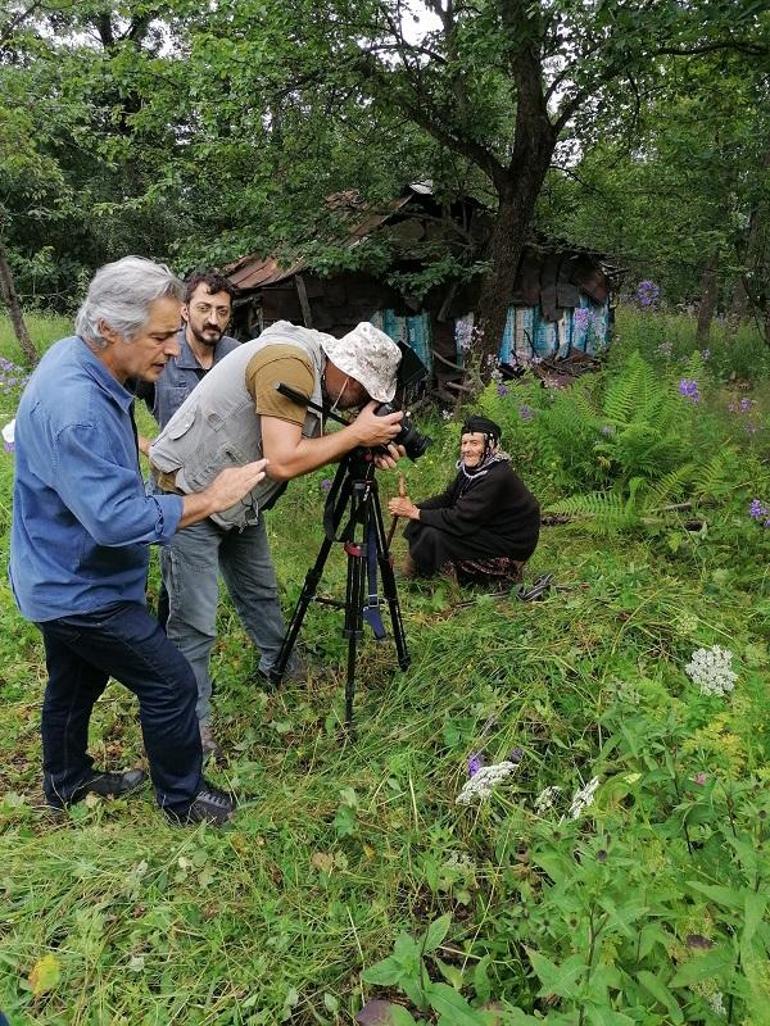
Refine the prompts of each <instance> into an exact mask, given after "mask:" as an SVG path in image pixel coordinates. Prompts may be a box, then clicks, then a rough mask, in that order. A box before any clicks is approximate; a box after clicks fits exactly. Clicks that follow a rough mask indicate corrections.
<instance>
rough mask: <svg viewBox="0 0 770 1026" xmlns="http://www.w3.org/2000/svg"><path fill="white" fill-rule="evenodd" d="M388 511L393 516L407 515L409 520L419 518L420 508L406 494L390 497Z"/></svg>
mask: <svg viewBox="0 0 770 1026" xmlns="http://www.w3.org/2000/svg"><path fill="white" fill-rule="evenodd" d="M388 512H389V513H390V514H392V516H394V517H408V518H409V519H410V520H419V519H420V510H419V508H418V507H417V506H415V504H414V503H413V502H412V500H411V499H410V498H409V496H408V495H404V496H403V497H402V496H398V497H397V498H395V499H391V500H390V501H389V502H388Z"/></svg>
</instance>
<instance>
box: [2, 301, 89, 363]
mask: <svg viewBox="0 0 770 1026" xmlns="http://www.w3.org/2000/svg"><path fill="white" fill-rule="evenodd" d="M24 322H25V324H26V325H27V330H28V331H29V335H30V338H31V339H32V341H33V343H34V344H35V348H36V349H37V351H38V352H39V353H40V354H41V355H42V354H43V353H44V352H45V351H46V349H48V347H49V346H50V345H51V344H52V343H53V342H56V340H57V339H60V338H64V337H65V336H67V335H71V334H72V332H73V328H72V318H71V317H65V316H63V315H61V314H47V313H38V312H36V311H31V312H29V313H26V314H25V315H24ZM0 354H1V355H3V356H4V357H5V358H6V359H7V360H11V361H12V362H13V363H18V364H21V363H23V362H24V360H23V354H22V352H21V349H20V347H19V344H18V342H17V341H16V336H15V335H14V333H13V327H12V325H11V322H10V320H9V319H8V317H7V315H6V314H3V313H0Z"/></svg>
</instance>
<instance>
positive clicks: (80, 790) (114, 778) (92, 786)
mask: <svg viewBox="0 0 770 1026" xmlns="http://www.w3.org/2000/svg"><path fill="white" fill-rule="evenodd" d="M146 779H147V774H146V773H145V772H144V770H140V769H133V770H126V772H125V773H104V772H102V771H100V770H91V772H90V774H89V776H87V777H86V779H85V780H84V781H83V782H82V783H81V784H78V786H77V787H76V788H75V790H74V791H73V792H72V794H71V795H70V797H69V798H60V797H59V795H52V796H51V797H47V798H46V804H47V805H48V806H49V808H52V809H66V808H67V806H69V805H75V804H76V803H77V802H82V801H83V799H84V798H85V796H86V795H87V794H89V793H91V794H100V795H102V797H103V798H117V797H120V796H121V795H124V794H129V793H130V792H131V791H135V790H136V789H137V788H138V787H141V786H142V784H143V783H144V782H145V780H146Z"/></svg>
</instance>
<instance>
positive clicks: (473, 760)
mask: <svg viewBox="0 0 770 1026" xmlns="http://www.w3.org/2000/svg"><path fill="white" fill-rule="evenodd" d="M483 765H484V756H483V755H482V754H481V752H474V753H473V754H472V755H471V756H470V758H469V759H468V777H475V776H476V774H477V773H478V771H479V770H480V769H481V767H482V766H483Z"/></svg>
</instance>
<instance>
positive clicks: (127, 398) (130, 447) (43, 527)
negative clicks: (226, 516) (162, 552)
mask: <svg viewBox="0 0 770 1026" xmlns="http://www.w3.org/2000/svg"><path fill="white" fill-rule="evenodd" d="M133 398H134V397H133V396H132V395H131V393H130V392H128V391H126V389H125V388H124V387H123V386H122V385H121V384H120V383H119V382H118V381H117V379H116V378H115V377H113V375H112V374H111V373H110V372H109V371H108V370H107V368H106V367H105V366H104V364H103V363H102V362H101V360H99V359H98V358H97V357H96V356H95V355H94V353H93V352H92V351H91V350H90V349H89V348H88V346H87V345H86V344H85V342H83V340H82V339H80V338H77V337H75V338H65V339H62V340H61V341H60V342H57V343H56V344H55V345H54V346H52V347H51V349H49V351H48V352H47V353H46V355H45V356H44V357H43V359H42V360H41V361H40V363H39V365H38V367H37V369H36V370H35V372H34V374H33V375H32V377H31V378H30V380H29V383H28V385H27V387H26V388H25V390H24V394H23V395H22V398H21V402H20V403H19V409H18V411H17V414H16V426H15V439H14V441H15V468H16V477H15V481H14V489H13V524H12V527H11V563H10V578H11V586H12V588H13V592H14V595H15V597H16V601H17V602H18V605H19V608H20V609H21V611H22V613H23V614H24V616H26V617H27V618H28V619H30V620H36V621H43V620H55V619H57V618H59V617H62V616H68V615H73V614H76V613H86V612H92V611H94V610H97V609H101V608H103V607H104V606H107V605H110V603H113V602H118V601H123V602H144V588H145V576H146V573H147V562H148V558H149V550H148V548H147V546H148V545H149V544H151V543H152V542H160V543H167V542H168V541H169V540H170V539H171V536H172V535H173V534H174V532H175V530H176V528H177V524H178V523H179V520H180V517H181V515H182V499H181V497H180V496H178V495H164V496H147V495H145V491H144V484H143V483H142V475H141V473H140V470H139V461H138V456H137V450H136V436H135V428H134V423H133V416H132V413H133V410H132V405H133Z"/></svg>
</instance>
